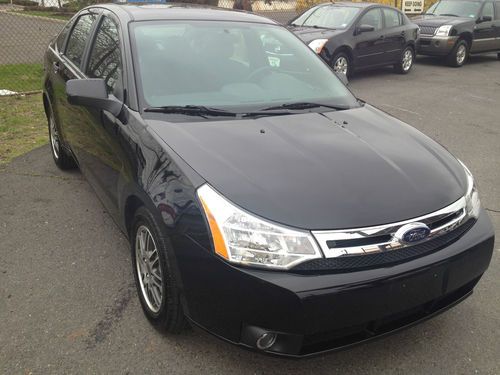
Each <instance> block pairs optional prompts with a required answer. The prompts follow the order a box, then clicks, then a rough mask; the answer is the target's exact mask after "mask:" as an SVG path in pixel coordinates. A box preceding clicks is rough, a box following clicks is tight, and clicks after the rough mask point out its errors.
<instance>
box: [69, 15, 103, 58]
mask: <svg viewBox="0 0 500 375" xmlns="http://www.w3.org/2000/svg"><path fill="white" fill-rule="evenodd" d="M96 18H97V15H95V14H84V15H83V16H80V17H79V18H78V20H77V21H76V25H75V27H74V28H73V31H72V32H71V35H70V36H69V40H68V45H67V46H66V56H67V57H68V59H70V60H71V61H72V62H73V63H74V64H75V65H77V66H80V65H81V63H82V57H83V52H84V51H85V45H86V44H87V40H88V38H89V35H90V30H92V25H93V24H94V22H95V20H96Z"/></svg>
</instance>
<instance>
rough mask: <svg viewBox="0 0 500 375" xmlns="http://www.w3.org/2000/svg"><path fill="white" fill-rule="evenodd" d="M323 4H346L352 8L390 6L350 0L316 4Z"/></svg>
mask: <svg viewBox="0 0 500 375" xmlns="http://www.w3.org/2000/svg"><path fill="white" fill-rule="evenodd" d="M323 5H332V6H339V5H340V6H348V7H353V8H370V7H376V6H385V7H390V5H386V4H379V3H367V2H365V3H358V2H350V1H339V2H329V3H322V4H318V5H317V6H323Z"/></svg>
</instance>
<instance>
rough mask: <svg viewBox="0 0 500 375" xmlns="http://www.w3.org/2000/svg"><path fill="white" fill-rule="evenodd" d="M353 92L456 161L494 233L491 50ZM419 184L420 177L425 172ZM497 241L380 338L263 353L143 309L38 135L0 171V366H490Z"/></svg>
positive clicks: (390, 369)
mask: <svg viewBox="0 0 500 375" xmlns="http://www.w3.org/2000/svg"><path fill="white" fill-rule="evenodd" d="M351 88H352V90H353V92H354V93H355V94H356V95H357V96H359V97H361V98H363V99H365V100H367V101H368V102H370V103H372V104H374V105H376V106H378V107H379V108H381V109H383V110H385V111H387V112H389V113H390V114H392V115H394V116H396V117H398V118H400V119H401V120H403V121H406V122H408V123H410V124H412V125H414V126H415V127H416V128H418V129H419V130H421V131H423V132H424V133H426V134H427V135H429V136H430V137H432V138H434V139H436V140H437V141H439V142H440V143H442V144H443V145H444V146H446V147H447V148H448V149H449V150H450V151H451V152H453V153H454V154H455V155H456V156H458V157H459V158H460V159H461V160H463V161H464V162H465V163H466V164H467V165H468V166H469V167H470V169H471V170H472V172H473V173H474V175H475V177H476V180H477V183H478V185H479V189H480V194H481V199H482V203H483V206H484V207H486V208H487V209H488V212H489V214H490V216H491V218H492V220H493V222H494V225H495V228H496V231H497V233H500V199H499V197H500V61H498V60H497V59H496V56H493V55H492V56H486V57H476V58H473V59H472V61H471V62H470V63H469V64H468V65H466V66H465V67H463V68H461V69H453V68H448V67H445V66H443V65H442V64H440V63H439V62H437V61H435V60H433V59H429V58H420V59H419V64H418V65H417V66H416V67H415V70H414V71H413V72H411V73H410V75H408V76H401V75H397V74H394V73H393V72H392V70H390V69H382V70H376V71H372V72H367V73H362V74H359V75H358V76H356V77H355V78H353V79H352V81H351ZM429 183H432V181H429ZM499 265H500V243H499V241H497V243H496V245H495V251H494V255H493V260H492V263H491V266H490V268H489V270H488V271H487V273H486V274H485V275H484V277H483V279H482V280H481V282H480V283H479V284H478V286H477V287H476V289H475V293H474V294H473V295H472V296H471V297H470V298H469V299H467V300H466V301H465V302H463V303H461V304H460V305H458V306H456V307H455V308H453V309H451V310H449V311H448V312H446V313H444V314H442V315H440V316H438V317H436V318H434V319H432V320H430V321H427V322H425V323H423V324H420V325H418V326H415V327H413V328H411V329H408V330H405V331H403V332H400V333H398V334H395V335H392V336H390V337H387V338H384V339H381V340H378V341H375V342H372V343H369V344H364V345H360V346H357V347H355V348H353V349H351V350H347V351H343V352H338V353H333V354H329V355H325V356H321V357H318V358H314V359H309V360H286V359H279V358H273V357H268V356H264V355H260V354H257V353H253V352H248V351H246V350H243V349H240V348H237V347H234V346H232V345H230V344H227V343H225V342H222V341H220V340H218V339H216V338H214V337H212V336H210V335H209V334H207V333H205V332H202V331H200V330H199V329H190V330H187V331H186V332H184V333H183V334H181V335H179V336H165V335H163V334H160V333H158V332H157V331H156V330H155V329H153V328H152V327H151V326H150V325H149V323H148V321H147V320H146V319H145V318H144V316H143V314H142V311H141V309H140V305H139V302H138V299H137V296H136V293H135V288H134V286H133V277H132V271H131V270H132V268H131V261H130V255H129V250H128V244H127V242H126V240H125V238H124V237H123V235H122V234H121V233H120V232H119V231H118V229H117V228H116V226H115V225H114V223H113V222H112V220H111V218H110V217H109V216H108V215H107V214H106V212H105V211H104V209H103V207H102V206H101V204H100V203H99V201H98V200H97V198H96V196H95V195H94V193H93V192H92V190H91V188H90V187H89V185H88V184H87V182H85V180H84V179H83V178H82V176H81V175H80V173H79V172H78V171H75V172H70V173H68V172H61V171H59V170H58V169H57V168H56V167H55V166H54V164H53V162H52V159H51V156H50V152H49V148H48V146H44V147H41V148H39V149H36V150H34V151H33V152H30V153H29V154H27V155H25V156H22V157H20V158H18V159H16V160H14V161H13V162H12V163H11V164H9V165H8V166H6V167H5V168H3V169H2V170H1V171H0V374H73V373H74V374H90V373H99V374H239V375H244V374H312V373H314V374H492V375H494V374H500V339H499V337H500V292H499V290H500V271H499Z"/></svg>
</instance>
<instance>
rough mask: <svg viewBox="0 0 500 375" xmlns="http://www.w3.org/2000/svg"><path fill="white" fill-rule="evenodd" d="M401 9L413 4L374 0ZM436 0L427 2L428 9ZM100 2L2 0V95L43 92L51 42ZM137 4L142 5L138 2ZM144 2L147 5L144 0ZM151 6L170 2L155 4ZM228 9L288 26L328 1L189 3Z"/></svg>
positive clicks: (195, 0) (211, 0)
mask: <svg viewBox="0 0 500 375" xmlns="http://www.w3.org/2000/svg"><path fill="white" fill-rule="evenodd" d="M372 1H374V2H379V3H385V4H388V5H392V6H396V7H398V8H400V9H401V7H402V6H403V3H402V2H405V1H412V0H372ZM434 1H436V0H426V8H427V7H428V6H429V5H430V4H431V3H432V2H434ZM99 2H109V1H101V0H0V95H8V94H11V93H19V92H28V91H34V90H40V89H41V85H42V82H41V79H42V73H43V67H42V59H43V54H44V52H45V50H46V48H47V45H48V44H49V41H50V40H51V39H52V37H53V36H54V35H56V34H57V33H58V32H59V30H61V29H62V27H63V26H64V24H65V23H66V22H67V21H68V20H69V19H70V18H71V17H72V16H73V15H74V14H75V13H76V12H77V11H78V10H80V9H82V8H84V7H86V6H88V5H92V4H96V3H99ZM135 2H142V1H141V0H135ZM144 2H148V1H147V0H144ZM152 2H162V3H165V2H170V1H168V0H153V1H152ZM176 2H177V3H178V2H186V3H200V4H208V5H211V6H219V7H223V8H229V9H233V8H234V9H244V10H248V11H252V12H254V13H257V14H260V15H263V16H266V17H269V18H272V19H274V20H276V21H278V22H280V23H283V24H286V23H287V22H288V21H290V20H291V19H293V18H294V17H295V16H296V15H297V14H299V13H301V12H303V11H304V10H305V9H307V8H309V7H311V6H313V5H315V4H319V3H323V2H325V0H189V1H183V0H180V1H176Z"/></svg>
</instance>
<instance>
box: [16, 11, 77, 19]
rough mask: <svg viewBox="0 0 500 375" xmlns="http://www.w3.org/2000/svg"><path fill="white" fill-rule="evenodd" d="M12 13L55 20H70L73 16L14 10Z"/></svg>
mask: <svg viewBox="0 0 500 375" xmlns="http://www.w3.org/2000/svg"><path fill="white" fill-rule="evenodd" d="M11 12H12V13H20V14H26V15H29V16H38V17H46V18H54V19H56V20H65V21H67V20H69V19H70V18H71V17H72V15H68V14H57V13H54V12H44V11H43V10H12V11H11Z"/></svg>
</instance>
